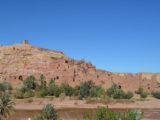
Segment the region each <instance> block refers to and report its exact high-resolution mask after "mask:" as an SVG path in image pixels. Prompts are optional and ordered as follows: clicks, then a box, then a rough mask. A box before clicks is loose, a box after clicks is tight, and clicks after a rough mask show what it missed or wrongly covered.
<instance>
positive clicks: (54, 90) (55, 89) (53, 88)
mask: <svg viewBox="0 0 160 120" xmlns="http://www.w3.org/2000/svg"><path fill="white" fill-rule="evenodd" d="M48 94H49V95H50V96H56V97H59V95H60V94H61V89H60V88H59V86H58V85H56V84H55V83H54V82H53V83H50V84H49V86H48Z"/></svg>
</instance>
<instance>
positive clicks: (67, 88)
mask: <svg viewBox="0 0 160 120" xmlns="http://www.w3.org/2000/svg"><path fill="white" fill-rule="evenodd" d="M60 89H61V91H62V92H64V93H65V95H66V96H72V95H73V93H74V89H73V88H72V87H71V86H69V85H66V84H64V83H62V85H61V87H60Z"/></svg>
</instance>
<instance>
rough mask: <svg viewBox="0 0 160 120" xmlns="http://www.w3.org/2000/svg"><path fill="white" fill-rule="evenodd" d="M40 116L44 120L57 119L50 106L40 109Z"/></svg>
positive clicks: (54, 111) (53, 109)
mask: <svg viewBox="0 0 160 120" xmlns="http://www.w3.org/2000/svg"><path fill="white" fill-rule="evenodd" d="M42 116H43V117H44V119H47V120H57V119H58V115H57V112H56V110H55V108H54V107H53V106H52V105H51V104H48V105H46V106H45V107H44V108H43V109H42Z"/></svg>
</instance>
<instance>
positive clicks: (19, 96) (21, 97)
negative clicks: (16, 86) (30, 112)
mask: <svg viewBox="0 0 160 120" xmlns="http://www.w3.org/2000/svg"><path fill="white" fill-rule="evenodd" d="M14 97H15V98H17V99H23V98H24V97H23V93H22V92H21V91H20V90H17V91H16V93H15V94H14Z"/></svg>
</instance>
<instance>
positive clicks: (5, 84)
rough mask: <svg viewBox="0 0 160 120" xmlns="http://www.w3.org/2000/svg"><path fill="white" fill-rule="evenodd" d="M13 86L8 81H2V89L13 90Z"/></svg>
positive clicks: (0, 85)
mask: <svg viewBox="0 0 160 120" xmlns="http://www.w3.org/2000/svg"><path fill="white" fill-rule="evenodd" d="M12 89H13V87H12V85H11V84H10V83H8V82H3V83H0V91H3V92H4V91H5V90H12Z"/></svg>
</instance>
